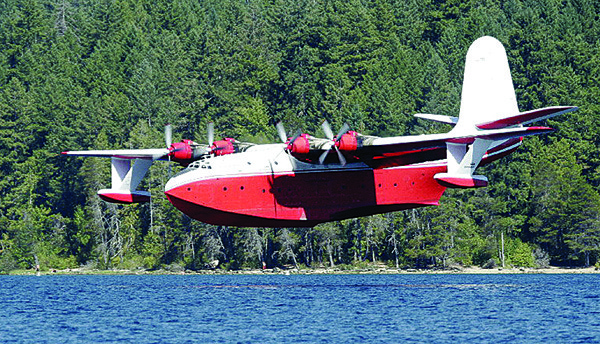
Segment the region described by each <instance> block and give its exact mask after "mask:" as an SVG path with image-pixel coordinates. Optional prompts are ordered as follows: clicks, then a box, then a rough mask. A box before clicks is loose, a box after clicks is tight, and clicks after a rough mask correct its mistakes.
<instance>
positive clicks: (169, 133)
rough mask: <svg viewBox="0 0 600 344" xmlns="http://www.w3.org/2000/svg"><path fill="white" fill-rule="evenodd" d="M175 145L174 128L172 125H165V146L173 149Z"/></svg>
mask: <svg viewBox="0 0 600 344" xmlns="http://www.w3.org/2000/svg"><path fill="white" fill-rule="evenodd" d="M172 143H173V127H172V126H171V125H170V124H167V125H165V145H166V146H167V148H169V147H171V144H172Z"/></svg>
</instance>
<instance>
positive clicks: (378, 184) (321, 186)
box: [166, 166, 446, 227]
mask: <svg viewBox="0 0 600 344" xmlns="http://www.w3.org/2000/svg"><path fill="white" fill-rule="evenodd" d="M445 170H446V167H445V166H428V167H424V166H421V167H414V168H401V169H378V170H372V169H365V170H361V171H330V172H319V173H315V172H308V173H295V174H294V173H290V174H286V175H275V176H273V175H270V174H269V175H258V176H245V177H231V178H213V179H207V180H203V181H199V182H193V183H190V184H187V185H183V186H180V187H177V188H174V189H171V190H169V191H168V192H166V194H167V197H168V198H169V201H170V202H171V203H173V205H174V206H175V207H176V208H178V209H179V210H180V211H182V212H183V213H185V214H187V215H188V216H190V217H192V218H194V219H197V220H200V221H203V222H207V223H211V224H215V225H228V226H242V227H259V226H260V227H310V226H314V225H316V224H319V223H322V222H327V221H334V220H342V219H346V218H351V217H357V216H366V215H372V214H378V213H385V212H389V211H397V210H403V209H410V208H415V207H422V206H427V205H437V204H438V201H439V199H440V197H441V196H442V194H443V193H444V190H445V187H443V186H441V185H439V184H438V183H437V182H436V181H435V180H434V178H433V176H434V175H435V174H437V173H440V172H445Z"/></svg>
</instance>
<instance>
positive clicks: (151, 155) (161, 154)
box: [62, 148, 169, 160]
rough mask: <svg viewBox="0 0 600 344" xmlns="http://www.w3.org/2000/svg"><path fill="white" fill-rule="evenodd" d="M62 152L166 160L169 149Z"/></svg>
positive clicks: (73, 154)
mask: <svg viewBox="0 0 600 344" xmlns="http://www.w3.org/2000/svg"><path fill="white" fill-rule="evenodd" d="M62 154H64V155H71V156H91V157H99V158H117V159H146V160H167V156H168V154H169V150H168V149H166V148H154V149H113V150H88V151H66V152H62Z"/></svg>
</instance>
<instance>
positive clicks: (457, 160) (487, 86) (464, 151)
mask: <svg viewBox="0 0 600 344" xmlns="http://www.w3.org/2000/svg"><path fill="white" fill-rule="evenodd" d="M518 114H519V107H518V106H517V97H516V95H515V89H514V86H513V83H512V77H511V75H510V68H509V66H508V59H507V57H506V51H505V50H504V47H503V46H502V43H500V42H499V41H498V40H497V39H495V38H493V37H489V36H485V37H481V38H479V39H477V40H476V41H475V42H473V44H471V46H470V47H469V51H468V52H467V59H466V62H465V74H464V78H463V87H462V94H461V101H460V113H459V116H458V121H457V123H456V126H455V127H454V129H453V130H452V133H454V134H456V135H459V136H460V135H472V134H473V133H476V132H479V131H481V129H480V128H479V127H478V125H480V124H481V123H488V122H493V123H496V122H497V121H499V120H502V119H505V118H509V117H514V116H517V115H518ZM493 142H494V141H493V140H484V139H475V140H473V141H472V142H455V143H451V142H448V143H447V144H446V145H447V153H446V157H447V160H448V172H447V173H439V174H437V175H436V176H435V179H436V180H437V181H438V182H439V183H440V184H442V185H445V186H447V187H458V188H471V187H481V186H486V185H487V178H486V177H485V176H478V175H474V174H473V173H474V172H475V169H476V168H477V166H479V163H480V162H481V159H482V158H483V156H484V155H485V153H486V151H487V150H488V149H489V148H490V147H491V145H492V144H493Z"/></svg>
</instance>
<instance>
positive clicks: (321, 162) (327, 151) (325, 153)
mask: <svg viewBox="0 0 600 344" xmlns="http://www.w3.org/2000/svg"><path fill="white" fill-rule="evenodd" d="M330 150H331V148H328V149H327V150H326V151H324V152H323V154H321V156H320V157H319V164H321V165H323V162H324V161H325V158H327V154H329V151H330Z"/></svg>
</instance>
